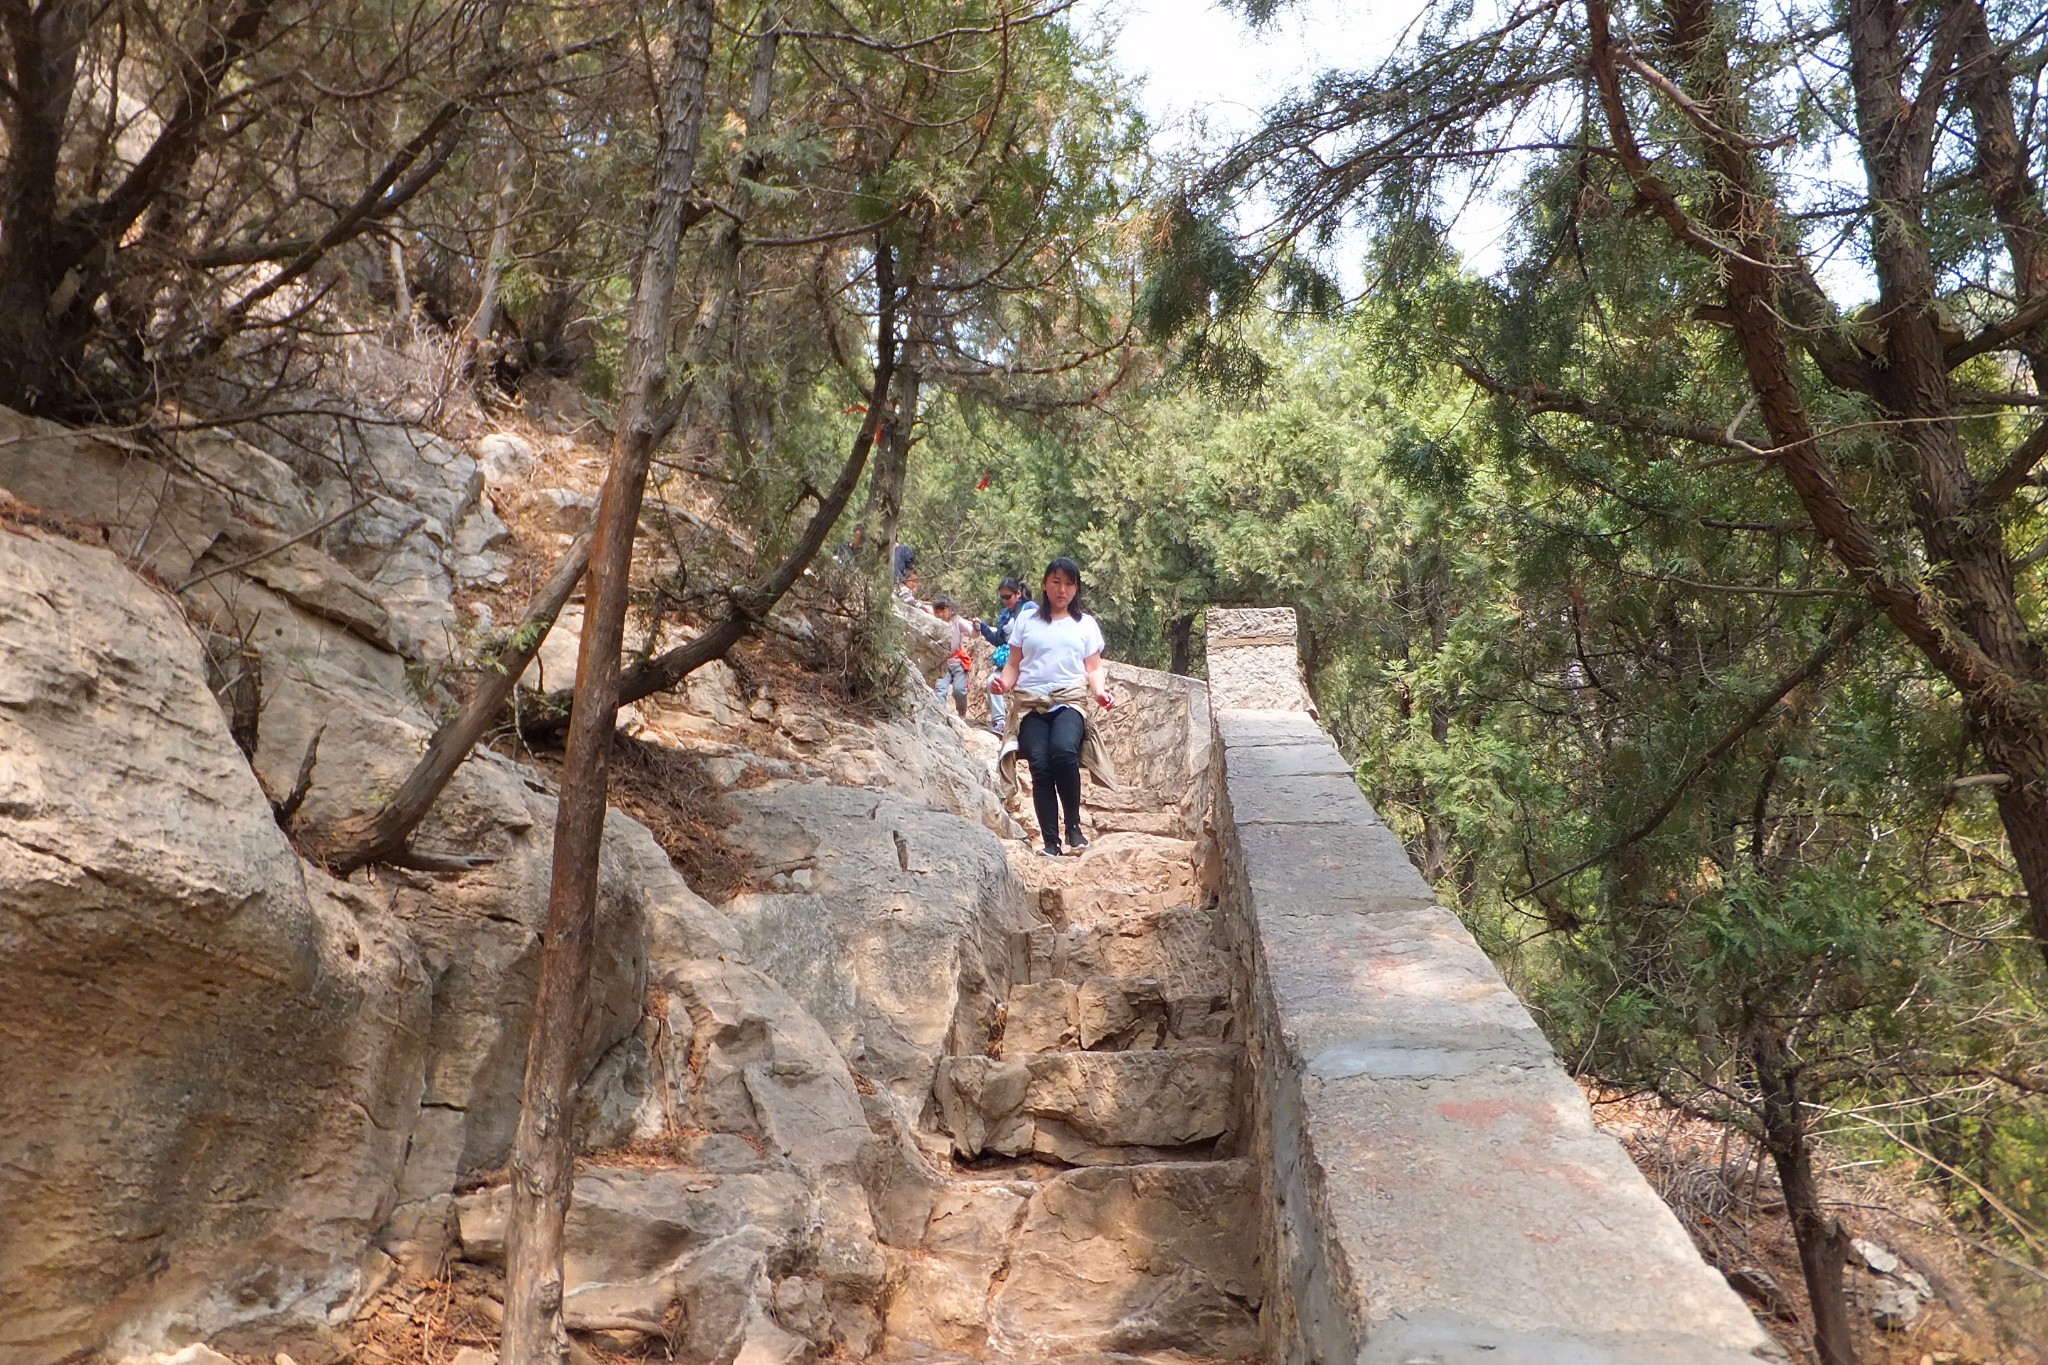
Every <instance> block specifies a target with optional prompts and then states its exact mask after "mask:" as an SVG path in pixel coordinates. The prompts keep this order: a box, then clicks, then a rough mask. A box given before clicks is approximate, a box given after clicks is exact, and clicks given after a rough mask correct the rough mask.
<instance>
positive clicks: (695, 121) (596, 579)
mask: <svg viewBox="0 0 2048 1365" xmlns="http://www.w3.org/2000/svg"><path fill="white" fill-rule="evenodd" d="M712 4H713V0H686V3H685V4H684V5H683V6H682V8H681V12H680V13H679V14H678V16H677V23H676V43H675V53H674V56H673V58H672V65H671V66H670V69H669V74H668V81H667V87H666V89H665V90H664V91H663V97H662V134H663V136H662V148H661V152H660V156H659V159H658V160H657V162H656V173H655V186H654V203H653V212H652V214H651V221H650V223H649V225H648V233H647V241H646V244H645V245H644V246H643V248H642V250H641V253H640V277H639V281H638V284H637V287H636V289H635V293H634V305H633V316H632V321H631V324H630V327H629V330H628V334H627V347H626V363H625V366H624V370H625V379H626V383H625V385H624V386H623V393H622V401H621V403H620V411H619V422H618V427H617V434H616V435H615V436H614V437H613V439H612V450H611V467H610V469H609V470H608V471H607V473H606V476H605V484H604V493H603V496H602V498H601V499H600V501H599V503H598V512H597V521H596V528H595V533H594V537H593V540H592V544H591V551H590V564H591V568H590V574H591V582H590V588H589V591H588V593H587V595H586V602H587V606H586V610H585V619H584V629H583V638H582V641H581V646H580V648H579V650H578V652H577V656H576V681H577V701H576V707H575V710H574V712H573V713H572V715H571V716H570V723H569V744H568V753H567V755H566V757H565V758H564V761H563V765H562V777H561V794H560V796H559V798H558V804H557V807H556V818H555V847H554V868H553V880H552V882H551V883H550V886H549V892H548V915H547V925H546V929H545V931H544V933H543V935H542V940H543V941H542V948H541V964H540V987H539V990H538V991H537V992H536V994H535V997H534V1005H533V1031H532V1034H531V1036H530V1038H529V1040H528V1043H527V1049H526V1083H525V1087H524V1089H523V1090H522V1092H521V1095H520V1112H519V1127H518V1131H517V1133H516V1135H515V1136H514V1139H513V1147H512V1208H511V1218H510V1225H509V1227H508V1229H507V1237H506V1272H505V1324H504V1336H503V1349H502V1351H501V1354H500V1359H501V1361H502V1362H503V1365H559V1362H560V1361H561V1360H562V1357H563V1354H564V1352H565V1350H566V1348H567V1338H566V1335H565V1333H564V1329H563V1325H562V1292H563V1283H562V1232H563V1226H564V1221H565V1219H566V1217H567V1214H568V1209H569V1195H570V1191H571V1188H572V1186H573V1184H574V1180H575V1173H576V1147H575V1142H576V1134H575V1125H574V1122H573V1117H572V1116H573V1112H574V1101H575V1095H576V1088H577V1083H578V1081H579V1080H580V1079H581V1078H580V1077H579V1076H578V1075H577V1071H576V1067H577V1064H578V1061H579V1056H578V1052H579V1044H580V1042H581V1036H582V1031H583V1030H582V1024H583V1014H584V995H585V985H586V982H587V978H588V977H589V975H590V960H591V949H592V942H591V940H592V934H593V929H594V922H595V919H596V908H597V874H598V854H599V850H600V846H601V843H602V841H603V837H604V818H605V797H606V793H607V788H608V785H609V778H610V763H611V748H612V738H613V735H612V731H613V729H614V727H615V726H616V724H617V718H618V683H619V652H620V647H621V644H622V642H623V640H624V638H625V627H626V607H627V601H628V594H629V591H630V587H631V583H630V580H631V573H632V561H633V541H634V539H635V536H636V533H637V532H638V529H639V525H640V502H641V497H642V495H643V493H644V491H645V488H646V483H647V471H648V467H649V463H650V461H651V460H652V458H653V454H654V447H655V444H656V441H657V440H658V439H659V436H660V431H659V420H660V409H661V406H662V404H661V397H662V385H663V381H664V379H665V377H666V374H667V369H668V334H669V310H670V305H671V303H672V301H673V298H674V294H675V283H676V270H677V260H678V257H679V255H680V253H681V247H682V236H683V229H684V224H685V216H686V213H687V210H688V207H689V199H690V190H691V186H692V183H693V181H694V179H695V176H696V167H697V146H698V141H699V134H700V131H701V127H702V123H703V115H704V103H705V87H706V75H707V69H708V67H709V64H710V56H711V18H712Z"/></svg>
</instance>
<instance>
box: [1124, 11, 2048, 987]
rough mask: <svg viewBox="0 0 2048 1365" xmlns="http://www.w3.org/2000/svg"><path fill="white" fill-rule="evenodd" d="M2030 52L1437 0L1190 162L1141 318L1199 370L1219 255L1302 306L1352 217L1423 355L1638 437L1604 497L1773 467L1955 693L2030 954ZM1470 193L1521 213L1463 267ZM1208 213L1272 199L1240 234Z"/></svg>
mask: <svg viewBox="0 0 2048 1365" xmlns="http://www.w3.org/2000/svg"><path fill="white" fill-rule="evenodd" d="M1242 7H1243V8H1245V9H1246V10H1248V11H1249V12H1251V13H1252V15H1253V17H1255V18H1261V17H1265V16H1266V15H1268V14H1270V12H1271V11H1272V10H1274V9H1275V8H1277V7H1278V6H1277V5H1276V4H1275V3H1273V0H1249V3H1247V4H1245V5H1244V6H1242ZM2044 64H2048V24H2044V23H2043V21H2042V14H2041V10H2040V7H2039V6H2038V4H2034V3H2028V2H2027V0H1934V2H1933V3H1927V4H1919V5H1906V4H1899V3H1894V0H1795V2H1794V3H1790V4H1783V5H1769V6H1766V5H1758V4H1751V3H1745V2H1744V0H1647V2H1646V3H1640V4H1624V5H1619V6H1617V5H1616V4H1614V3H1612V0H1510V3H1508V4H1506V5H1503V6H1500V7H1496V8H1480V9H1477V10H1475V9H1474V8H1473V7H1471V6H1467V5H1462V4H1449V3H1440V4H1433V5H1431V6H1430V7H1429V8H1428V9H1427V10H1426V11H1425V12H1424V14H1423V16H1422V17H1421V18H1420V19H1419V20H1418V21H1417V23H1416V25H1415V26H1414V27H1413V28H1412V29H1410V30H1409V31H1408V32H1407V33H1406V34H1405V35H1404V37H1403V39H1402V40H1401V41H1400V43H1399V44H1398V45H1397V47H1396V49H1395V50H1394V52H1393V53H1392V55H1390V56H1389V57H1388V58H1387V59H1386V60H1385V61H1384V62H1383V63H1382V64H1381V65H1380V66H1378V67H1377V68H1376V69H1373V70H1370V71H1365V72H1360V73H1332V74H1329V75H1326V76H1324V77H1323V78H1321V79H1320V80H1318V81H1317V82H1315V83H1314V85H1313V86H1312V87H1311V88H1309V89H1307V90H1305V91H1303V92H1301V93H1298V94H1296V95H1294V96H1292V97H1290V98H1288V99H1286V100H1285V101H1283V102H1282V103H1280V104H1279V105H1277V106H1276V107H1275V108H1274V109H1272V110H1271V111H1270V112H1269V114H1268V117H1267V118H1266V120H1265V122H1264V124H1263V126H1261V127H1260V128H1258V129H1257V130H1256V131H1255V132H1254V133H1253V134H1252V135H1251V136H1249V137H1248V138H1247V139H1246V140H1245V141H1244V142H1243V143H1242V144H1240V145H1239V146H1238V147H1236V148H1235V149H1234V150H1232V151H1231V152H1230V153H1229V154H1228V155H1226V156H1224V157H1222V158H1221V159H1220V160H1219V161H1218V162H1217V163H1216V164H1215V165H1213V166H1211V167H1209V168H1208V169H1207V171H1206V172H1205V173H1204V174H1203V175H1201V176H1199V177H1197V178H1196V179H1195V180H1194V181H1193V182H1191V186H1190V190H1189V193H1188V195H1187V196H1186V199H1185V200H1184V202H1183V203H1182V204H1181V205H1179V206H1178V208H1177V211H1176V213H1175V214H1174V215H1172V216H1170V217H1169V219H1168V223H1169V230H1167V231H1165V232H1163V233H1162V235H1161V242H1162V253H1161V269H1160V271H1159V272H1158V282H1159V283H1158V287H1156V288H1155V290H1154V297H1153V300H1152V301H1153V305H1154V306H1153V315H1154V319H1155V321H1156V322H1158V323H1160V324H1162V325H1168V326H1174V327H1178V328H1181V329H1183V330H1184V331H1185V332H1186V333H1187V334H1188V335H1191V336H1193V337H1195V338H1197V339H1198V340H1200V341H1201V342H1202V343H1203V346H1204V347H1205V348H1206V350H1207V352H1208V353H1209V354H1211V355H1214V356H1225V357H1227V356H1229V355H1230V354H1231V352H1230V348H1229V347H1228V346H1227V345H1226V344H1225V341H1226V340H1227V336H1228V332H1227V328H1226V327H1224V326H1223V325H1222V322H1223V319H1222V316H1221V315H1222V314H1223V313H1224V312H1227V310H1228V308H1229V306H1230V305H1231V304H1232V303H1234V302H1241V301H1242V300H1243V298H1244V297H1245V294H1246V291H1245V290H1244V288H1243V287H1242V284H1241V281H1242V280H1243V278H1244V277H1245V271H1244V268H1243V267H1244V259H1243V258H1244V256H1247V255H1248V256H1250V258H1251V263H1252V266H1253V268H1254V270H1256V268H1257V267H1260V266H1264V267H1269V268H1278V270H1279V272H1280V278H1281V280H1282V282H1283V283H1285V284H1288V285H1291V286H1295V287H1296V292H1297V293H1302V292H1308V293H1313V292H1314V286H1315V285H1317V284H1318V282H1319V278H1320V277H1319V276H1318V274H1317V272H1316V271H1315V269H1314V268H1313V267H1314V265H1315V263H1316V262H1317V260H1318V257H1319V253H1321V254H1326V253H1327V252H1328V251H1329V250H1331V249H1332V248H1333V247H1335V246H1338V245H1341V244H1344V243H1346V242H1348V241H1351V240H1355V239H1354V238H1352V237H1351V236H1349V233H1350V232H1352V231H1355V230H1356V229H1358V228H1359V227H1360V226H1365V227H1368V228H1369V229H1370V230H1371V234H1372V238H1373V241H1374V243H1375V266H1376V268H1377V270H1378V271H1379V272H1380V273H1379V274H1378V275H1377V276H1376V279H1377V280H1378V281H1379V282H1381V283H1383V284H1388V285H1398V286H1404V287H1403V288H1402V289H1400V290H1399V291H1395V290H1392V289H1390V290H1389V291H1388V293H1389V296H1390V297H1392V296H1394V295H1395V293H1396V292H1398V293H1399V296H1400V297H1399V300H1398V301H1397V302H1396V303H1395V304H1394V306H1395V307H1396V308H1397V309H1398V310H1400V311H1401V312H1402V313H1403V314H1404V316H1405V317H1406V320H1407V321H1408V322H1409V323H1410V324H1411V325H1410V328H1409V335H1410V337H1411V338H1412V339H1413V341H1414V344H1415V345H1416V346H1417V347H1418V348H1419V350H1420V351H1421V352H1423V353H1426V354H1427V355H1429V356H1430V357H1432V358H1434V359H1438V360H1442V361H1447V362H1449V363H1451V364H1454V365H1456V366H1457V367H1458V368H1459V369H1461V370H1463V371H1464V373H1465V374H1466V375H1467V376H1468V377H1469V378H1470V379H1471V380H1472V381H1473V382H1474V383H1476V384H1477V385H1479V386H1480V387H1481V388H1482V389H1483V390H1484V391H1486V392H1488V393H1490V394H1491V395H1493V396H1494V397H1495V398H1497V399H1498V400H1499V403H1500V405H1501V407H1502V409H1503V410H1504V411H1511V412H1512V413H1513V414H1514V416H1515V419H1516V420H1520V421H1523V422H1529V423H1534V424H1536V426H1537V427H1538V428H1540V429H1543V430H1546V431H1548V432H1550V433H1551V435H1552V437H1553V439H1556V440H1558V441H1560V442H1561V443H1565V444H1569V442H1570V439H1571V437H1570V432H1571V431H1572V430H1574V429H1576V430H1577V431H1579V432H1581V433H1582V434H1584V435H1585V436H1587V437H1597V438H1599V439H1602V440H1610V439H1613V438H1622V439H1625V440H1626V441H1628V442H1629V443H1631V448H1632V449H1633V451H1634V464H1633V467H1632V469H1630V470H1629V471H1627V477H1628V478H1629V479H1630V480H1632V481H1633V483H1632V486H1631V487H1627V488H1623V489H1621V490H1620V492H1621V493H1622V494H1623V495H1624V496H1628V495H1637V496H1640V495H1642V494H1643V492H1644V490H1645V489H1646V488H1654V487H1658V486H1662V484H1663V483H1664V482H1665V481H1667V480H1668V478H1669V476H1670V474H1671V472H1672V471H1673V470H1679V471H1682V473H1683V474H1684V476H1685V477H1688V478H1691V477H1698V476H1702V475H1711V476H1712V477H1713V478H1717V479H1719V480H1720V481H1721V484H1720V486H1721V487H1723V488H1725V489H1726V490H1728V492H1727V499H1728V501H1730V502H1737V501H1744V500H1747V499H1749V497H1750V495H1751V493H1752V492H1753V491H1754V490H1755V489H1756V487H1757V480H1759V479H1768V480H1770V481H1772V486H1773V487H1774V488H1775V489H1776V490H1778V492H1779V493H1780V494H1781V495H1782V496H1783V498H1784V500H1785V506H1786V508H1787V510H1788V513H1789V515H1788V516H1787V517H1786V518H1784V519H1783V520H1784V523H1785V524H1784V525H1783V526H1782V527H1781V528H1779V529H1778V530H1776V531H1775V532H1773V534H1777V535H1780V536H1782V537H1784V538H1786V539H1787V540H1796V541H1798V542H1800V544H1801V547H1802V548H1803V547H1805V546H1811V547H1813V548H1814V549H1816V550H1818V551H1820V552H1822V553H1824V554H1825V556H1826V557H1827V560H1828V562H1829V563H1831V564H1832V565H1833V566H1834V571H1835V574H1836V575H1837V578H1836V583H1837V585H1839V586H1840V587H1842V588H1845V589H1848V590H1851V591H1853V592H1854V593H1856V594H1858V595H1860V596H1862V597H1864V598H1865V599H1867V601H1868V602H1869V604H1870V605H1871V607H1872V608H1873V609H1874V610H1875V611H1876V612H1877V613H1878V614H1879V615H1880V616H1881V618H1882V619H1883V620H1885V621H1887V622H1889V624H1890V626H1891V627H1892V628H1893V629H1894V630H1895V631H1896V632H1897V633H1898V635H1899V636H1900V637H1901V638H1903V639H1904V640H1905V641H1906V642H1908V643H1909V644H1910V647H1911V648H1912V649H1914V650H1916V651H1918V653H1919V654H1920V655H1921V656H1923V657H1924V658H1925V660H1926V661H1927V662H1928V663H1929V665H1931V666H1932V668H1933V669H1934V670H1935V671H1936V672H1937V673H1938V674H1939V675H1940V677H1941V678H1942V679H1943V680H1944V682H1945V684H1946V686H1947V687H1948V688H1949V689H1950V695H1951V696H1952V697H1953V698H1954V702H1955V704H1957V705H1959V706H1960V707H1961V708H1962V709H1963V712H1964V714H1965V715H1966V717H1967V721H1968V724H1969V727H1970V730H1971V733H1972V735H1973V738H1974V741H1975V743H1976V746H1977V748H1978V752H1979V753H1980V755H1981V758H1982V760H1983V764H1984V767H1985V770H1986V771H1985V772H1984V773H1983V774H1981V778H1982V780H1983V782H1984V783H1985V784H1986V785H1989V786H1991V787H1992V789H1993V791H1994V792H1995V798H1994V799H1995V800H1996V802H1997V806H1998V812H1999V816H2000V819H2001V822H2002V823H2003V825H2004V828H2005V833H2006V837H2007V840H2008V843H2009V844H2010V847H2011V850H2012V856H2013V860H2014V863H2015V865H2016V867H2017V870H2018V872H2019V874H2020V876H2021V878H2022V880H2023V882H2024V884H2025V886H2026V889H2027V893H2028V897H2029V900H2030V902H2031V906H2032V920H2033V928H2034V933H2035V937H2036V938H2037V939H2038V940H2039V941H2040V944H2041V947H2042V951H2043V953H2044V954H2048V653H2044V650H2043V645H2042V641H2041V638H2040V635H2039V632H2038V629H2037V626H2036V622H2035V619H2034V618H2035V617H2036V615H2037V614H2038V611H2039V607H2040V592H2041V578H2040V565H2041V563H2042V562H2043V560H2044V559H2048V523H2044V521H2043V519H2042V517H2041V515H2040V495H2039V489H2040V488H2041V487H2042V485H2043V482H2044V476H2043V474H2042V472H2041V469H2040V466H2041V463H2042V461H2043V459H2044V458H2048V421H2043V420H2042V410H2043V409H2044V408H2048V397H2044V390H2048V210H2044V206H2043V198H2042V193H2041V178H2042V175H2043V159H2044V155H2048V133H2044V128H2043V122H2042V118H2043V113H2044V110H2043V107H2042V95H2043V93H2044V92H2043V79H2044ZM1474 194H1479V195H1493V196H1507V197H1509V198H1510V199H1516V197H1517V196H1519V199H1518V200H1517V202H1518V206H1519V207H1521V208H1522V209H1523V210H1524V212H1522V214H1521V215H1520V218H1519V227H1518V228H1517V230H1516V231H1515V232H1514V233H1513V234H1512V237H1511V241H1510V243H1509V255H1510V266H1511V268H1510V269H1507V270H1504V271H1503V272H1501V273H1500V274H1499V275H1497V276H1496V277H1494V278H1491V279H1485V280H1476V279H1473V278H1472V277H1471V276H1470V275H1469V274H1460V273H1458V272H1457V271H1456V270H1455V269H1448V270H1447V269H1446V262H1447V260H1448V259H1449V258H1450V255H1451V253H1450V252H1449V250H1448V247H1447V242H1448V240H1449V234H1450V228H1451V224H1452V223H1453V221H1454V219H1455V215H1456V210H1457V208H1458V206H1459V205H1460V204H1462V203H1465V202H1469V198H1470V196H1472V195H1474ZM1233 204H1235V205H1238V206H1243V207H1242V208H1241V209H1239V210H1238V212H1239V216H1240V218H1241V217H1243V216H1244V215H1246V214H1248V213H1249V212H1250V211H1251V210H1253V209H1255V208H1260V207H1264V208H1270V209H1271V211H1272V212H1271V216H1270V222H1269V224H1268V225H1267V226H1266V227H1265V228H1264V229H1263V230H1254V231H1253V232H1252V234H1251V246H1250V249H1249V250H1247V251H1242V252H1238V253H1232V252H1228V251H1219V250H1218V249H1217V245H1216V243H1217V241H1218V234H1217V232H1216V229H1215V226H1214V225H1215V224H1216V223H1218V222H1219V221H1227V220H1228V215H1229V214H1230V213H1231V212H1232V206H1233ZM1618 262H1619V263H1621V264H1620V265H1619V266H1617V263H1618ZM1721 378H1725V379H1726V380H1727V381H1728V382H1725V383H1723V382H1718V380H1719V379H1721ZM1743 533H1744V534H1748V533H1750V532H1746V531H1745V532H1743ZM1822 586H1827V585H1822Z"/></svg>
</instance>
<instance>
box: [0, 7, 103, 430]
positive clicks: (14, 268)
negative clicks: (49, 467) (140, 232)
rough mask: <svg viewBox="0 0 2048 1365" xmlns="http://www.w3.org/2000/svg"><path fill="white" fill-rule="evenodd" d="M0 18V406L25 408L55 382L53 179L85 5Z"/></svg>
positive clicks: (52, 393)
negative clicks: (2, 52) (1, 35)
mask: <svg viewBox="0 0 2048 1365" xmlns="http://www.w3.org/2000/svg"><path fill="white" fill-rule="evenodd" d="M10 11H14V12H10V13H8V14H7V15H6V16H5V19H4V22H5V23H6V26H7V40H8V46H9V48H10V49H11V55H12V57H13V59H14V62H13V69H12V71H11V73H6V74H11V75H12V78H13V84H14V89H13V90H12V91H9V92H8V93H7V94H6V96H5V98H6V100H7V101H8V103H9V104H10V105H11V106H12V117H10V118H8V119H6V121H5V124H4V134H5V138H6V141H7V144H8V146H7V155H6V160H5V163H4V166H0V223H4V224H5V225H6V230H5V231H0V404H4V405H5V406H7V407H11V408H21V409H24V410H27V411H35V410H37V409H40V408H44V407H46V406H48V405H49V403H50V402H51V400H53V399H55V398H56V397H57V396H58V395H59V393H60V391H61V390H63V389H64V388H65V387H66V384H65V382H64V360H65V358H66V357H65V351H66V349H67V348H66V344H65V342H64V341H63V340H62V338H61V337H60V329H59V328H58V326H57V319H58V316H59V314H60V313H62V312H63V311H64V310H62V309H53V308H52V303H53V301H54V300H56V298H57V291H58V289H59V287H60V285H61V282H62V281H63V279H64V276H65V273H66V266H65V264H64V257H66V256H68V255H70V254H72V253H71V252H70V251H68V250H65V249H64V248H63V247H62V246H61V245H60V238H61V236H62V235H63V234H62V230H61V226H60V224H59V222H58V213H57V210H58V204H57V173H58V165H59V162H60V160H61V158H62V154H63V148H64V130H65V125H66V122H67V119H68V116H69V113H70V109H71V102H72V94H73V91H74V88H75V87H76V85H77V82H78V54H79V48H80V46H81V44H83V43H84V41H85V34H86V29H87V26H88V24H89V23H90V22H91V19H90V16H91V13H92V6H91V5H89V4H86V3H84V0H48V3H46V4H44V5H42V6H40V7H39V8H38V9H37V10H36V11H35V12H33V13H31V12H29V9H28V7H27V6H26V5H20V6H12V7H10Z"/></svg>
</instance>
